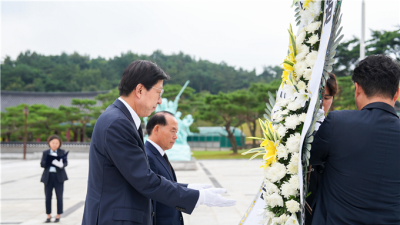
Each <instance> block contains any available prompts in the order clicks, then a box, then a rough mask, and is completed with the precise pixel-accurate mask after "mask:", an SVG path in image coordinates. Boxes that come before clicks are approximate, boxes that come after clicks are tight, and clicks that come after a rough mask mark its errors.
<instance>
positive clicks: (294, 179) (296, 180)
mask: <svg viewBox="0 0 400 225" xmlns="http://www.w3.org/2000/svg"><path fill="white" fill-rule="evenodd" d="M289 185H290V187H291V188H294V189H297V190H299V189H300V184H299V176H298V175H293V176H292V177H290V179H289Z"/></svg>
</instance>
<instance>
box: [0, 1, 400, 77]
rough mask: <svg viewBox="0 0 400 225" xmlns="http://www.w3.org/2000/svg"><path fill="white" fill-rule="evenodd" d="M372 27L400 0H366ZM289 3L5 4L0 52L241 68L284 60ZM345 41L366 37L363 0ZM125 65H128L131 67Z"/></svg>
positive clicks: (393, 22)
mask: <svg viewBox="0 0 400 225" xmlns="http://www.w3.org/2000/svg"><path fill="white" fill-rule="evenodd" d="M365 3H366V39H369V38H370V31H369V30H370V29H373V30H395V29H396V26H399V25H400V0H365ZM291 4H292V0H264V1H249V0H246V1H219V0H213V1H205V0H202V1H193V0H186V1H168V0H164V1H120V2H110V1H108V2H107V1H40V2H39V1H1V35H0V36H1V52H0V57H1V60H3V59H4V58H5V57H6V56H10V57H11V58H12V59H16V57H17V56H18V55H19V54H20V53H21V52H25V51H26V50H30V51H31V52H33V51H35V52H37V53H39V54H43V55H59V54H61V53H62V52H66V53H68V54H71V53H73V52H78V53H79V54H82V55H89V56H90V57H91V58H97V57H98V56H100V57H103V58H106V59H108V58H113V57H115V56H119V55H121V53H123V52H127V51H132V52H133V53H137V54H147V55H149V54H151V53H152V52H154V51H155V50H161V51H162V52H163V53H164V54H167V55H170V54H177V53H179V52H183V53H185V54H188V55H190V56H192V57H195V59H197V60H198V59H203V60H209V61H211V62H214V63H221V62H225V63H227V64H228V65H230V66H234V67H235V68H236V69H239V68H243V69H245V70H253V69H256V72H257V73H258V74H259V73H261V72H262V70H263V67H264V66H269V65H272V66H274V65H279V64H281V63H282V61H283V59H284V58H285V55H286V52H287V47H288V43H289V40H288V32H287V29H288V28H289V24H292V25H293V26H294V31H295V32H296V31H297V28H296V27H295V22H294V8H291V7H290V6H291ZM342 13H343V19H342V26H343V31H342V33H343V34H344V35H345V37H344V40H349V39H351V38H352V37H353V36H356V37H360V34H361V0H343V5H342ZM127 66H128V65H127Z"/></svg>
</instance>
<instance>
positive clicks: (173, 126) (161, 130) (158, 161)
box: [145, 111, 212, 225]
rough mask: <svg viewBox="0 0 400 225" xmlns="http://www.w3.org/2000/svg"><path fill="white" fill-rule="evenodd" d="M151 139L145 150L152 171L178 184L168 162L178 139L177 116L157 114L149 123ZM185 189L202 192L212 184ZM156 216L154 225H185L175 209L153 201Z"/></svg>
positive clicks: (147, 142)
mask: <svg viewBox="0 0 400 225" xmlns="http://www.w3.org/2000/svg"><path fill="white" fill-rule="evenodd" d="M146 131H147V134H148V135H149V138H148V139H147V141H146V143H145V149H146V153H147V157H148V159H149V164H150V168H151V170H152V171H153V172H154V173H156V174H158V175H160V176H163V177H165V178H166V179H168V180H170V181H173V182H178V180H177V178H176V175H175V171H174V168H173V167H172V165H171V163H170V162H169V160H168V156H167V154H166V152H165V151H166V150H169V149H171V148H172V146H173V145H174V143H175V140H176V139H177V138H178V137H177V133H178V122H177V121H176V119H175V116H174V115H173V114H172V113H170V112H167V111H161V112H157V113H155V114H154V115H153V116H152V117H151V118H150V119H149V122H148V123H147V126H146ZM177 184H179V185H181V186H183V187H187V188H191V189H195V190H202V189H208V188H211V187H212V185H211V184H182V183H177ZM152 203H153V209H154V214H153V215H154V216H153V225H183V217H182V213H181V212H180V211H179V210H176V209H175V208H173V207H169V206H167V205H165V204H163V203H161V202H157V201H154V200H152Z"/></svg>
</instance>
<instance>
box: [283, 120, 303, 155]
mask: <svg viewBox="0 0 400 225" xmlns="http://www.w3.org/2000/svg"><path fill="white" fill-rule="evenodd" d="M299 122H300V119H299ZM300 141H301V136H300V134H299V133H295V134H294V135H293V134H291V135H290V137H289V138H288V139H287V141H286V148H287V150H288V152H290V153H295V152H299V149H300Z"/></svg>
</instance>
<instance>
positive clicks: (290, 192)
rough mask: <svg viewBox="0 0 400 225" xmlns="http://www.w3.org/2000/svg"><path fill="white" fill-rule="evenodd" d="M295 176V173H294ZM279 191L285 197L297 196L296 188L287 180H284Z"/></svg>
mask: <svg viewBox="0 0 400 225" xmlns="http://www.w3.org/2000/svg"><path fill="white" fill-rule="evenodd" d="M294 176H296V175H294ZM281 193H282V195H283V196H284V197H285V198H289V197H290V196H298V195H299V192H298V191H297V189H296V188H293V187H292V185H290V184H289V182H284V183H283V184H282V186H281Z"/></svg>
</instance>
